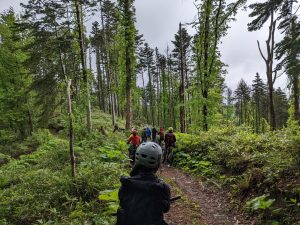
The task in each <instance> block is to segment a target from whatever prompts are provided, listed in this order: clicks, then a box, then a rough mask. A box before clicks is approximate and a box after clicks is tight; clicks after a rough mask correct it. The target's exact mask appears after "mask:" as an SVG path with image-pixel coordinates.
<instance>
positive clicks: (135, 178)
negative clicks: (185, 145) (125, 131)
mask: <svg viewBox="0 0 300 225" xmlns="http://www.w3.org/2000/svg"><path fill="white" fill-rule="evenodd" d="M175 142H176V137H175V135H174V133H173V128H172V127H170V128H169V129H168V132H167V133H166V134H164V130H163V128H160V129H159V131H157V129H156V128H152V130H151V129H150V128H149V127H144V128H143V130H142V133H141V137H140V136H139V135H138V131H137V129H132V132H131V135H130V137H129V139H128V141H127V143H128V144H129V146H130V147H129V157H130V159H131V162H132V165H133V167H132V171H131V172H130V176H129V177H127V176H122V177H121V179H120V181H121V188H120V190H119V200H120V203H119V209H118V212H117V225H166V224H167V223H166V222H165V221H164V219H163V214H164V213H166V212H168V211H169V209H170V203H171V194H170V187H169V186H168V185H167V184H166V183H165V182H163V181H162V180H161V179H159V178H158V177H157V175H156V172H157V171H158V169H159V167H160V166H161V163H162V162H163V161H165V160H166V158H167V156H168V153H170V152H168V151H169V150H170V149H172V148H174V147H175Z"/></svg>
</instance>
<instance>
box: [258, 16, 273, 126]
mask: <svg viewBox="0 0 300 225" xmlns="http://www.w3.org/2000/svg"><path fill="white" fill-rule="evenodd" d="M275 29H276V20H274V11H272V12H271V19H270V26H269V36H268V39H267V40H266V46H267V58H266V57H265V56H264V55H263V53H262V51H261V48H260V44H259V41H257V45H258V49H259V52H260V55H261V57H262V58H263V59H264V61H265V64H266V74H267V79H268V91H269V93H268V95H269V122H270V125H271V129H272V130H275V129H276V120H275V108H274V99H273V93H274V82H275V80H276V78H277V77H276V73H275V75H274V77H273V58H274V46H275V40H274V36H275Z"/></svg>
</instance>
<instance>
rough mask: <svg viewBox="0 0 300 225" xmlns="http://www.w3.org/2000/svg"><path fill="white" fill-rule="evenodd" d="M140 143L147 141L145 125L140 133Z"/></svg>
mask: <svg viewBox="0 0 300 225" xmlns="http://www.w3.org/2000/svg"><path fill="white" fill-rule="evenodd" d="M141 138H142V143H143V142H147V127H144V128H143V130H142V134H141Z"/></svg>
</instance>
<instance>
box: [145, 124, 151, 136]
mask: <svg viewBox="0 0 300 225" xmlns="http://www.w3.org/2000/svg"><path fill="white" fill-rule="evenodd" d="M146 134H147V139H150V138H151V130H150V128H149V127H147V128H146Z"/></svg>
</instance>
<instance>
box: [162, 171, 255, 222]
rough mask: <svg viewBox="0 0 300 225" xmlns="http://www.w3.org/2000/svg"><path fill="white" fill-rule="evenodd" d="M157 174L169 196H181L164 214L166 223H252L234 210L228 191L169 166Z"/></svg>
mask: <svg viewBox="0 0 300 225" xmlns="http://www.w3.org/2000/svg"><path fill="white" fill-rule="evenodd" d="M159 176H160V177H161V178H162V179H164V180H165V181H166V182H167V183H169V184H170V185H171V189H172V196H175V195H181V196H182V200H179V201H177V202H176V203H174V204H172V207H171V210H170V212H169V213H167V214H166V216H165V219H166V221H167V222H168V224H170V225H178V224H180V225H193V224H194V225H254V224H256V222H255V220H251V219H248V218H246V216H245V215H243V214H242V213H241V212H239V211H238V210H236V209H234V207H233V206H232V205H231V204H230V199H229V197H228V194H227V193H226V192H225V191H223V190H220V189H218V188H216V187H215V186H213V185H210V184H207V183H206V182H202V181H201V180H200V179H196V178H194V177H192V176H191V175H188V174H186V173H184V172H182V171H180V170H178V169H175V168H172V167H163V168H162V169H161V170H160V172H159Z"/></svg>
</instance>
